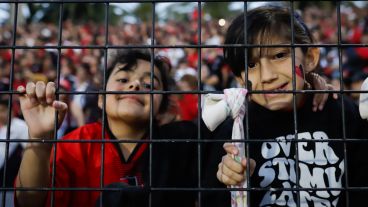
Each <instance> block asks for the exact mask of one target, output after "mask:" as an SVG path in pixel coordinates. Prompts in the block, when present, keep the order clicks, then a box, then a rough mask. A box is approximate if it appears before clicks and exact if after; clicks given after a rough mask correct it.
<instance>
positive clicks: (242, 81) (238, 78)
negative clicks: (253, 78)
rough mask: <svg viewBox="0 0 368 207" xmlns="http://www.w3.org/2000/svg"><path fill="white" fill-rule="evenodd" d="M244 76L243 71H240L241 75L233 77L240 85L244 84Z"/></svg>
mask: <svg viewBox="0 0 368 207" xmlns="http://www.w3.org/2000/svg"><path fill="white" fill-rule="evenodd" d="M244 78H245V72H244V71H243V72H241V75H240V76H235V79H236V81H237V82H238V83H239V85H241V86H245V83H244Z"/></svg>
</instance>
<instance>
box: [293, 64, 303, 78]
mask: <svg viewBox="0 0 368 207" xmlns="http://www.w3.org/2000/svg"><path fill="white" fill-rule="evenodd" d="M295 73H296V75H298V76H299V77H301V78H303V79H305V78H304V70H303V66H302V65H299V66H295Z"/></svg>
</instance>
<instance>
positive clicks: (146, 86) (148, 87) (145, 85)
mask: <svg viewBox="0 0 368 207" xmlns="http://www.w3.org/2000/svg"><path fill="white" fill-rule="evenodd" d="M142 86H143V88H145V89H151V84H150V83H143V84H142Z"/></svg>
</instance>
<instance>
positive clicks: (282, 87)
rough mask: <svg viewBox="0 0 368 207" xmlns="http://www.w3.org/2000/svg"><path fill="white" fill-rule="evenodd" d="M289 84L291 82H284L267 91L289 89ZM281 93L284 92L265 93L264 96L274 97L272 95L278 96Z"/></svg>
mask: <svg viewBox="0 0 368 207" xmlns="http://www.w3.org/2000/svg"><path fill="white" fill-rule="evenodd" d="M288 85H289V83H284V84H281V85H280V86H278V87H276V88H273V89H267V91H285V90H287V86H288ZM280 94H283V93H265V94H264V96H265V98H272V97H275V96H278V95H280Z"/></svg>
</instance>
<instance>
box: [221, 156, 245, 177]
mask: <svg viewBox="0 0 368 207" xmlns="http://www.w3.org/2000/svg"><path fill="white" fill-rule="evenodd" d="M222 163H223V164H224V165H225V166H226V167H227V168H229V169H231V170H232V171H234V172H236V173H243V172H244V169H245V166H243V165H242V164H241V163H239V162H237V161H235V160H234V158H232V156H231V155H230V154H227V155H226V156H224V157H222Z"/></svg>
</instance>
